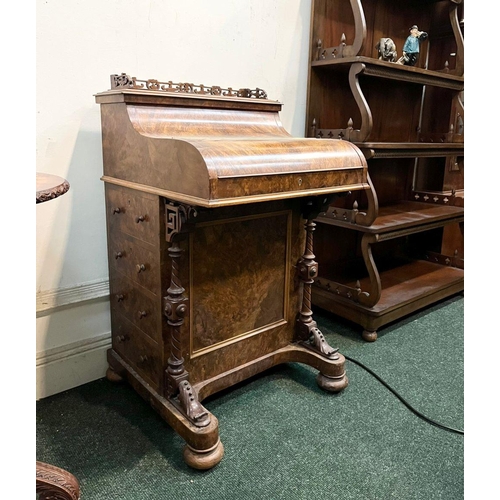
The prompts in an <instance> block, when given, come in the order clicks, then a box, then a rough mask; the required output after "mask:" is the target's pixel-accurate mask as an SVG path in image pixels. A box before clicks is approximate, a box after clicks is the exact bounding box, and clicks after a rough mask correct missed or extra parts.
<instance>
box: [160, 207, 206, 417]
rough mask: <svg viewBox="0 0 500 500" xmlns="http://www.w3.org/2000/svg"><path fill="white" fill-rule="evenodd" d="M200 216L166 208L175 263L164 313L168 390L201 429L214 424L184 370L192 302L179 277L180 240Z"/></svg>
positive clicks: (186, 209)
mask: <svg viewBox="0 0 500 500" xmlns="http://www.w3.org/2000/svg"><path fill="white" fill-rule="evenodd" d="M191 214H193V215H195V216H196V211H195V210H194V209H193V208H192V207H186V206H184V205H174V204H173V203H170V204H167V206H166V229H167V231H166V239H167V241H168V242H171V243H172V246H171V247H170V248H169V249H168V254H169V257H170V258H171V260H172V270H171V276H170V286H169V287H168V289H167V294H168V295H167V296H166V297H164V299H163V301H164V308H163V312H164V314H165V316H166V317H167V323H168V325H169V327H170V356H169V358H168V361H167V365H168V366H167V377H166V379H167V380H166V390H167V396H168V397H170V398H171V399H174V398H176V397H178V402H179V406H180V409H181V410H182V411H183V412H184V414H185V415H186V416H187V417H188V419H189V420H190V421H191V422H192V423H193V424H194V425H196V426H197V427H205V426H207V425H208V424H209V423H210V415H209V413H208V411H207V410H206V409H205V408H204V407H203V406H202V405H201V403H200V402H199V401H198V395H197V393H196V391H195V390H194V388H193V387H192V386H191V384H190V383H189V373H188V372H187V371H186V369H185V367H184V357H183V356H182V326H183V325H184V317H185V315H186V313H187V312H188V310H189V299H188V298H187V297H186V296H185V295H184V292H185V289H184V287H183V286H182V283H181V280H180V277H179V265H180V264H179V263H180V258H181V254H182V250H181V248H180V246H179V242H178V238H179V234H180V233H181V232H182V229H183V226H185V223H186V222H187V220H188V218H189V216H190V215H191Z"/></svg>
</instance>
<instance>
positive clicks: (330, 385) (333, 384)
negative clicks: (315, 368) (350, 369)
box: [316, 372, 349, 392]
mask: <svg viewBox="0 0 500 500" xmlns="http://www.w3.org/2000/svg"><path fill="white" fill-rule="evenodd" d="M316 383H317V384H318V385H319V386H320V387H321V388H322V389H324V390H325V391H328V392H340V391H342V390H343V389H345V388H346V387H347V384H348V383H349V380H348V379H347V376H346V374H345V372H344V373H343V375H342V376H340V377H327V376H326V375H323V374H322V373H319V374H318V376H317V377H316Z"/></svg>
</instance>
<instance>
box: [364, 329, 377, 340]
mask: <svg viewBox="0 0 500 500" xmlns="http://www.w3.org/2000/svg"><path fill="white" fill-rule="evenodd" d="M362 337H363V340H366V341H367V342H375V341H376V340H377V337H378V335H377V332H376V331H371V330H363V333H362Z"/></svg>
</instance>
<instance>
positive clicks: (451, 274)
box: [312, 260, 464, 329]
mask: <svg viewBox="0 0 500 500" xmlns="http://www.w3.org/2000/svg"><path fill="white" fill-rule="evenodd" d="M318 279H319V280H320V281H321V279H322V278H318ZM380 280H381V283H382V293H381V296H380V300H379V301H378V303H377V304H375V306H373V307H366V306H363V305H361V304H359V303H357V302H354V301H353V300H350V299H347V298H345V297H342V296H341V295H337V294H336V293H335V292H334V291H328V290H326V289H323V288H319V287H317V286H314V287H313V292H312V302H313V304H314V305H316V306H319V307H321V308H323V309H326V310H329V311H330V312H333V313H335V314H338V315H340V316H343V317H344V318H346V319H349V320H352V321H354V322H356V323H358V324H361V325H362V326H364V327H365V328H369V329H377V328H378V327H379V326H382V325H383V324H386V323H388V322H390V321H394V320H396V319H398V318H400V317H402V316H405V315H407V314H410V313H412V312H414V311H416V310H418V309H420V308H421V307H425V306H426V305H429V304H432V303H434V302H436V300H440V299H442V298H445V297H448V296H450V295H453V294H455V293H458V292H460V291H462V290H463V289H464V270H463V269H458V268H455V267H450V266H443V265H440V264H435V263H433V262H428V261H424V260H415V261H412V262H409V263H406V264H404V265H402V266H400V267H397V268H393V269H390V270H386V271H383V272H381V273H380ZM347 285H350V286H353V285H354V284H353V283H351V284H347ZM369 285H370V284H369V280H368V278H366V279H363V280H361V290H367V289H368V290H369V289H370V287H369Z"/></svg>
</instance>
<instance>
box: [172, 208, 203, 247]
mask: <svg viewBox="0 0 500 500" xmlns="http://www.w3.org/2000/svg"><path fill="white" fill-rule="evenodd" d="M197 215H198V211H197V209H196V208H195V207H192V206H190V205H180V204H176V203H173V202H168V201H167V203H166V205H165V228H166V232H165V237H166V240H167V241H168V242H171V241H172V240H173V239H174V237H175V236H176V235H178V234H180V233H182V232H187V231H188V230H189V229H190V227H189V226H187V227H186V224H188V222H189V220H190V219H192V218H194V217H196V216H197Z"/></svg>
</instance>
